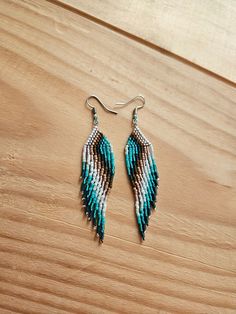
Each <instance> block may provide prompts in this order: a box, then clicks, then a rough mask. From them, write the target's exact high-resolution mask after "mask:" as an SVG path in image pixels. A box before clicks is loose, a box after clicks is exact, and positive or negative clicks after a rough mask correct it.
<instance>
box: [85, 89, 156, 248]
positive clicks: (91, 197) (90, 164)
mask: <svg viewBox="0 0 236 314" xmlns="http://www.w3.org/2000/svg"><path fill="white" fill-rule="evenodd" d="M90 99H95V100H96V101H97V102H98V103H99V104H100V105H101V106H102V107H103V108H104V109H105V110H106V111H108V112H110V113H113V114H117V112H116V111H114V110H111V109H110V108H108V107H107V106H105V104H104V103H103V102H102V101H101V100H100V99H99V98H98V97H97V96H95V95H92V96H90V97H88V98H87V100H86V102H85V103H86V105H87V106H88V108H89V109H90V110H91V111H92V114H93V129H92V132H91V134H90V135H89V137H88V139H87V142H86V143H85V145H84V147H83V153H82V173H81V179H82V183H81V193H82V202H83V207H84V209H85V214H86V215H87V216H88V219H89V220H91V222H92V224H93V227H94V228H95V229H96V233H97V236H98V237H99V240H100V241H101V242H103V239H104V232H105V222H106V218H105V216H106V215H105V214H106V202H107V196H108V192H109V191H110V189H111V188H112V181H113V178H114V174H115V159H114V153H113V150H112V146H111V144H110V142H109V141H108V139H107V137H106V136H104V135H103V133H101V132H100V131H99V130H98V116H97V112H96V108H95V107H94V106H92V105H91V104H90V103H89V100H90ZM135 100H141V101H142V105H140V106H137V107H136V108H135V109H134V111H133V130H132V133H131V134H130V136H129V138H128V141H127V144H126V146H125V161H126V169H127V174H128V177H129V180H130V183H131V185H132V188H133V192H134V197H135V211H136V217H137V224H138V229H139V233H140V235H141V237H142V239H143V240H144V239H145V231H146V228H147V226H148V222H149V217H150V215H151V211H152V210H153V209H155V206H156V198H157V190H158V180H159V175H158V171H157V166H156V162H155V159H154V153H153V146H152V144H151V143H150V142H149V141H148V140H147V138H146V137H145V136H144V134H143V133H142V132H141V130H140V129H139V127H138V110H139V109H141V108H143V107H144V105H145V99H144V97H143V96H137V97H135V98H133V99H131V100H130V101H128V102H127V103H118V104H117V105H119V106H126V105H128V104H130V103H131V102H133V101H135Z"/></svg>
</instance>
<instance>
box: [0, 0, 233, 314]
mask: <svg viewBox="0 0 236 314" xmlns="http://www.w3.org/2000/svg"><path fill="white" fill-rule="evenodd" d="M0 12H1V19H0V28H1V37H0V38H1V59H0V62H1V63H0V67H1V101H0V104H1V115H0V135H1V138H0V162H1V163H0V175H1V180H0V192H1V194H0V206H1V208H0V267H1V272H0V281H1V282H0V309H1V313H30V314H31V313H177V312H178V313H235V310H236V289H235V287H236V276H235V275H236V254H235V249H236V243H235V242H236V241H235V236H236V232H235V223H236V214H235V197H234V196H235V170H236V169H235V168H236V167H235V159H236V158H235V155H236V151H235V136H236V132H235V125H236V123H235V120H236V119H235V115H236V112H235V111H236V110H235V99H236V98H235V96H236V91H235V88H234V86H232V84H227V82H224V81H222V80H219V79H216V78H215V77H214V76H211V75H210V74H209V73H205V72H203V71H199V70H198V69H196V68H195V67H191V66H190V65H189V64H185V63H183V62H180V61H178V60H176V58H172V57H171V56H169V55H165V54H162V53H161V52H159V51H157V50H154V49H152V48H150V47H148V46H146V45H144V44H141V43H139V42H137V41H135V40H132V39H131V38H127V36H124V35H122V34H120V33H118V32H116V31H115V30H114V29H109V28H108V27H104V26H102V25H99V23H96V22H93V21H91V20H90V19H88V18H85V17H83V16H81V15H80V14H78V12H77V13H76V12H71V11H70V10H67V9H66V8H62V7H60V6H58V5H55V4H53V3H51V2H48V1H36V0H35V1H32V0H31V1H30V0H24V1H19V0H18V1H17V0H12V1H9V0H7V1H1V2H0ZM94 93H95V94H97V95H98V96H99V97H101V99H103V100H104V102H106V103H107V104H108V105H110V106H112V105H113V104H114V103H115V102H117V101H125V100H128V99H130V98H131V97H134V96H136V95H137V94H140V93H141V94H143V95H144V96H145V97H146V102H147V105H146V107H145V109H144V110H142V111H140V113H139V125H140V128H141V129H142V130H143V132H144V133H145V134H146V136H147V137H148V138H149V139H150V140H151V142H152V143H153V145H154V149H155V154H156V159H157V163H158V167H159V172H160V193H159V202H158V211H157V212H155V213H153V215H152V217H151V221H150V226H149V227H148V231H147V234H146V240H145V242H144V243H142V244H140V242H139V236H138V232H137V228H136V223H135V215H134V204H133V196H132V191H131V189H130V187H129V182H128V179H127V176H126V171H125V165H124V145H125V142H126V140H127V137H128V135H129V133H130V132H131V123H130V120H131V112H132V109H133V107H132V105H131V106H130V108H126V109H122V110H120V112H119V115H118V116H113V115H110V114H109V113H107V112H104V111H103V110H102V109H101V108H99V107H98V114H99V120H100V129H101V130H102V131H103V132H104V134H106V135H107V136H108V138H109V140H110V141H111V143H112V144H113V148H114V153H115V160H116V175H115V179H114V186H113V189H112V191H111V194H110V196H109V200H108V211H107V225H106V235H105V241H104V243H103V245H98V243H97V241H96V240H94V231H93V230H91V227H90V224H89V223H87V221H86V219H85V217H84V215H83V212H82V210H81V202H80V198H79V184H78V179H79V175H80V161H81V149H82V146H83V144H84V142H85V141H86V139H87V137H88V135H89V133H90V130H91V113H90V112H89V110H88V109H87V108H86V107H85V106H84V100H85V99H86V97H88V96H89V95H91V94H94Z"/></svg>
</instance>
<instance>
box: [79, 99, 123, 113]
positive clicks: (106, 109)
mask: <svg viewBox="0 0 236 314" xmlns="http://www.w3.org/2000/svg"><path fill="white" fill-rule="evenodd" d="M90 99H96V101H97V102H98V103H99V104H100V105H101V106H102V107H103V109H104V110H105V111H107V112H110V113H114V114H117V113H118V112H116V111H114V110H111V109H110V108H108V107H107V106H106V105H105V104H104V102H102V101H101V100H100V99H99V98H98V97H97V96H96V95H91V96H89V97H88V98H87V99H86V101H85V103H86V105H87V107H88V108H89V109H91V110H93V109H96V108H95V107H94V106H93V105H91V104H90V103H89V100H90Z"/></svg>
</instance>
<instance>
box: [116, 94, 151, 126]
mask: <svg viewBox="0 0 236 314" xmlns="http://www.w3.org/2000/svg"><path fill="white" fill-rule="evenodd" d="M136 100H141V102H142V105H139V106H136V107H135V108H134V111H133V125H134V126H137V125H138V110H139V109H142V108H143V107H144V106H145V98H144V97H143V96H142V95H138V96H136V97H134V98H132V99H130V100H129V101H127V102H118V103H116V104H115V106H123V107H124V106H128V105H129V104H131V103H132V102H134V101H136Z"/></svg>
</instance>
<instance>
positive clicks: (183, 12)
mask: <svg viewBox="0 0 236 314" xmlns="http://www.w3.org/2000/svg"><path fill="white" fill-rule="evenodd" d="M50 1H52V2H56V3H60V4H61V5H62V6H66V8H67V9H71V10H73V11H74V10H75V11H78V12H79V13H80V14H85V15H86V16H88V17H91V18H92V19H95V20H96V21H98V22H101V23H103V24H104V22H105V23H106V25H107V26H108V27H112V28H114V27H115V28H117V29H118V30H121V31H124V32H125V33H126V35H131V36H133V39H134V38H135V39H136V40H141V41H142V43H145V44H146V45H149V46H150V45H151V46H152V47H153V48H154V49H155V48H161V49H163V52H165V53H172V55H173V56H179V57H181V59H182V61H183V60H188V61H190V62H192V63H194V64H196V65H198V66H200V67H202V68H204V69H207V70H209V71H211V72H213V73H215V74H217V75H219V76H221V77H224V78H226V79H228V80H230V81H232V82H235V83H236V54H235V51H236V3H235V1H234V0H228V1H224V0H218V1H211V0H205V1H189V0H181V1H179V0H166V1H160V0H152V1H150V0H149V1H142V0H136V1H132V0H128V1H127V0H121V1H113V0H106V1H93V0H87V1H83V0H50Z"/></svg>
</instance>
